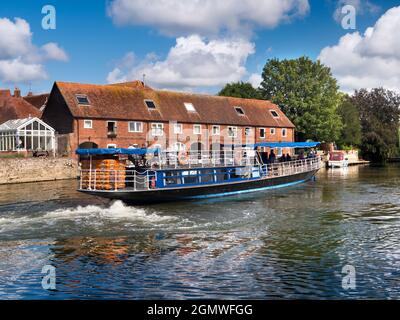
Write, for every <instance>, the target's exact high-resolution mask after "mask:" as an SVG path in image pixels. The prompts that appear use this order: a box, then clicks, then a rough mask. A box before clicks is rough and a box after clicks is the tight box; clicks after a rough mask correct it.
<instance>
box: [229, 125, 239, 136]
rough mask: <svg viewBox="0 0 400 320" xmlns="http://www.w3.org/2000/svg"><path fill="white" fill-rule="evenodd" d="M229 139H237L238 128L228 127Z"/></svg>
mask: <svg viewBox="0 0 400 320" xmlns="http://www.w3.org/2000/svg"><path fill="white" fill-rule="evenodd" d="M228 137H230V138H236V137H237V127H228Z"/></svg>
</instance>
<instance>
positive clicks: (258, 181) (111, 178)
mask: <svg viewBox="0 0 400 320" xmlns="http://www.w3.org/2000/svg"><path fill="white" fill-rule="evenodd" d="M318 144H319V143H317V142H302V143H294V142H293V143H258V144H254V145H251V146H248V145H246V146H240V147H237V146H235V148H234V149H233V150H227V151H219V152H216V151H201V152H195V153H186V152H166V151H161V150H159V149H78V150H77V151H76V153H77V154H78V155H79V156H80V159H81V163H82V168H81V174H80V185H79V189H78V190H79V191H81V192H84V193H87V194H90V195H94V196H100V197H104V198H109V199H119V200H123V201H124V202H127V203H130V204H140V203H158V202H167V201H180V200H193V199H205V198H212V197H220V196H230V195H235V194H242V193H250V192H257V191H264V190H268V189H273V188H281V187H287V186H292V185H296V184H299V183H302V182H306V181H308V180H310V179H311V178H313V176H314V175H315V173H316V172H317V171H318V170H319V169H320V168H321V159H320V158H319V157H317V156H313V157H310V158H307V159H291V161H284V162H281V161H279V160H276V161H273V162H271V163H268V162H266V163H264V162H263V160H262V159H263V157H262V155H261V154H260V152H258V151H257V148H258V147H266V148H301V149H305V148H313V147H316V146H317V145H318Z"/></svg>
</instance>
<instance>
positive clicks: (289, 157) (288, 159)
mask: <svg viewBox="0 0 400 320" xmlns="http://www.w3.org/2000/svg"><path fill="white" fill-rule="evenodd" d="M286 161H287V162H289V161H292V157H291V156H290V154H289V153H288V154H286Z"/></svg>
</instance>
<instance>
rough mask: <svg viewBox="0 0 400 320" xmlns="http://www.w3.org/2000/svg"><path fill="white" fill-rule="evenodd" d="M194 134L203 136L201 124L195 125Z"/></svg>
mask: <svg viewBox="0 0 400 320" xmlns="http://www.w3.org/2000/svg"><path fill="white" fill-rule="evenodd" d="M193 133H194V134H201V124H195V125H194V126H193Z"/></svg>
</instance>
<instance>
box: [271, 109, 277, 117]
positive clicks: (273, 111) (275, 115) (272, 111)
mask: <svg viewBox="0 0 400 320" xmlns="http://www.w3.org/2000/svg"><path fill="white" fill-rule="evenodd" d="M271 114H272V116H273V117H274V118H279V114H278V112H276V111H275V110H271Z"/></svg>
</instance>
